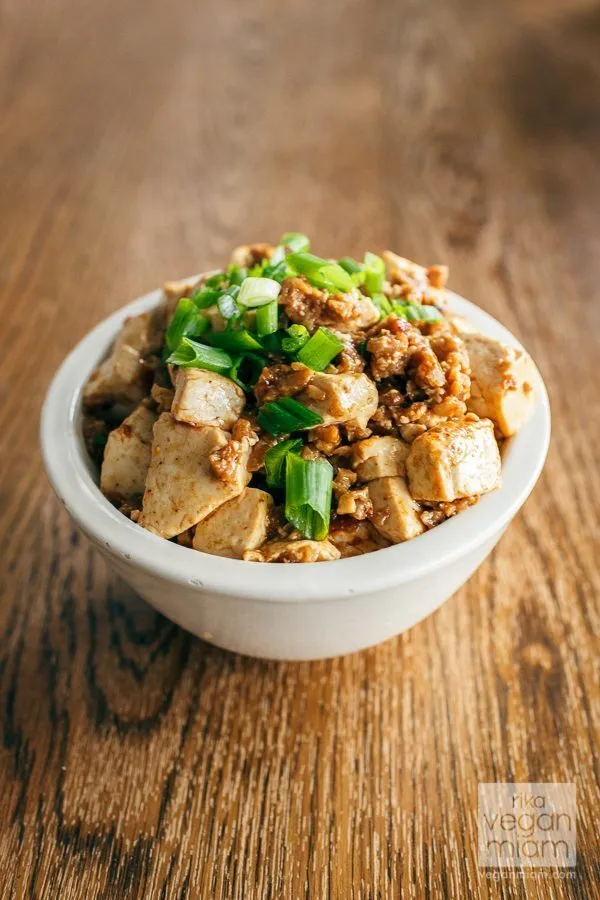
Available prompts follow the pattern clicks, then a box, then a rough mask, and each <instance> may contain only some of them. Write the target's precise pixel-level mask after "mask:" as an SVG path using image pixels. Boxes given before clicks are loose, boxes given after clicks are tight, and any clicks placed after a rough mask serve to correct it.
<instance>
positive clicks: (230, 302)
mask: <svg viewBox="0 0 600 900" xmlns="http://www.w3.org/2000/svg"><path fill="white" fill-rule="evenodd" d="M217 307H218V309H219V312H220V313H221V315H222V316H223V318H224V319H228V320H229V319H236V318H237V317H238V316H239V315H241V310H240V308H239V306H238V305H237V303H236V302H235V300H234V298H233V297H232V296H231V294H229V293H226V292H223V293H222V294H221V296H220V297H219V299H218V300H217Z"/></svg>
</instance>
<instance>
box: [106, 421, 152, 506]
mask: <svg viewBox="0 0 600 900" xmlns="http://www.w3.org/2000/svg"><path fill="white" fill-rule="evenodd" d="M155 421H156V416H155V414H154V413H153V412H152V411H151V410H150V409H148V408H147V407H146V406H144V405H141V406H138V407H137V409H134V411H133V412H132V413H131V415H130V416H128V417H127V418H126V419H125V421H124V422H122V423H121V425H119V427H118V428H116V429H115V430H114V431H111V433H110V434H109V436H108V441H107V442H106V448H105V450H104V459H103V462H102V471H101V472H100V490H101V491H102V493H103V494H105V495H106V496H107V497H108V498H109V499H110V500H113V501H118V500H129V499H131V498H132V497H135V496H141V495H142V494H143V493H144V486H145V484H146V475H147V474H148V467H149V466H150V457H151V452H152V426H153V425H154V422H155Z"/></svg>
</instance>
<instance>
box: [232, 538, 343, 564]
mask: <svg viewBox="0 0 600 900" xmlns="http://www.w3.org/2000/svg"><path fill="white" fill-rule="evenodd" d="M340 555H341V554H340V551H339V550H338V549H337V547H334V545H333V544H332V543H331V542H330V541H273V542H272V543H270V544H263V545H262V547H259V548H258V550H247V551H246V552H245V553H244V559H245V560H247V561H248V562H270V563H275V562H278V563H305V562H325V561H327V560H330V559H339V558H340Z"/></svg>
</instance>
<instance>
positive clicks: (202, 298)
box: [191, 287, 221, 309]
mask: <svg viewBox="0 0 600 900" xmlns="http://www.w3.org/2000/svg"><path fill="white" fill-rule="evenodd" d="M220 296H221V291H220V290H218V289H217V288H214V287H201V288H198V289H197V290H195V291H193V292H192V295H191V298H192V300H193V302H194V304H195V305H196V307H197V309H208V308H209V307H210V306H214V305H215V303H216V302H217V300H218V299H219V297H220Z"/></svg>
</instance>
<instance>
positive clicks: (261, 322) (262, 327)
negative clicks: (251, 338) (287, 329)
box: [256, 300, 279, 337]
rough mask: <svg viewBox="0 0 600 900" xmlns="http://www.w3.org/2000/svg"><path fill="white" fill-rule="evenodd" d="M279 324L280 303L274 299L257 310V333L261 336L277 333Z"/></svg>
mask: <svg viewBox="0 0 600 900" xmlns="http://www.w3.org/2000/svg"><path fill="white" fill-rule="evenodd" d="M278 324H279V305H278V303H277V300H272V301H271V302H270V303H266V304H265V305H264V306H259V307H258V309H257V310H256V333H257V334H258V336H259V337H266V336H267V335H268V334H275V332H276V331H277V326H278Z"/></svg>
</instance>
